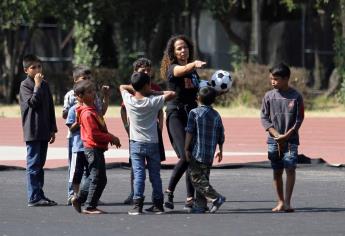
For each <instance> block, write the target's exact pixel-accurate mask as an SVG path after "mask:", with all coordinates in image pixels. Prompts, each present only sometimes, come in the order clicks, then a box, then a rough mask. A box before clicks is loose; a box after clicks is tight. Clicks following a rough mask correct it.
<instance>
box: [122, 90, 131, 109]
mask: <svg viewBox="0 0 345 236" xmlns="http://www.w3.org/2000/svg"><path fill="white" fill-rule="evenodd" d="M121 96H122V102H123V105H124V106H126V105H127V103H128V100H129V98H130V96H131V94H130V93H129V92H128V91H126V90H123V91H121Z"/></svg>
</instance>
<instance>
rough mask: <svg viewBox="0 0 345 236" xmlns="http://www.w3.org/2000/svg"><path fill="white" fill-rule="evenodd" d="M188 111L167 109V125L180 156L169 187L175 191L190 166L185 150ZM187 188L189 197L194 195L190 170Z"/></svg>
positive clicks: (171, 139)
mask: <svg viewBox="0 0 345 236" xmlns="http://www.w3.org/2000/svg"><path fill="white" fill-rule="evenodd" d="M187 119H188V116H187V112H186V111H184V110H172V111H167V120H166V125H167V129H168V134H169V138H170V142H171V144H172V146H173V148H174V150H175V152H176V154H177V157H178V158H179V160H178V162H177V163H176V165H175V167H174V170H173V172H172V174H171V178H170V181H169V187H168V189H169V190H170V191H172V192H174V191H175V188H176V185H177V183H178V181H179V180H180V179H181V177H182V175H183V174H184V173H185V172H186V170H187V168H188V164H189V163H188V162H187V161H186V155H185V152H184V142H185V138H186V131H185V127H186V126H187ZM186 188H187V198H190V197H194V187H193V185H192V182H191V180H190V176H189V174H188V171H187V172H186Z"/></svg>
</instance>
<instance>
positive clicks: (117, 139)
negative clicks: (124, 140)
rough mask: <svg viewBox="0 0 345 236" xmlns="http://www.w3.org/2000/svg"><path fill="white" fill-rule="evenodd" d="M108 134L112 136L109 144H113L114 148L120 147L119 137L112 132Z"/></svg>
mask: <svg viewBox="0 0 345 236" xmlns="http://www.w3.org/2000/svg"><path fill="white" fill-rule="evenodd" d="M110 135H111V136H112V141H111V142H110V144H111V145H115V147H116V148H120V147H121V143H120V139H119V138H118V137H116V136H114V135H112V134H110Z"/></svg>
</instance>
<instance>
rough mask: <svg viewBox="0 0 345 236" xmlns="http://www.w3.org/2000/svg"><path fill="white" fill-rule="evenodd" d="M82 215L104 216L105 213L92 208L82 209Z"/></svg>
mask: <svg viewBox="0 0 345 236" xmlns="http://www.w3.org/2000/svg"><path fill="white" fill-rule="evenodd" d="M83 213H84V214H88V215H89V214H90V215H92V214H94V215H96V214H106V212H105V211H102V210H100V209H98V208H92V209H84V210H83Z"/></svg>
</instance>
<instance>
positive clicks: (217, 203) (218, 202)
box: [210, 196, 226, 213]
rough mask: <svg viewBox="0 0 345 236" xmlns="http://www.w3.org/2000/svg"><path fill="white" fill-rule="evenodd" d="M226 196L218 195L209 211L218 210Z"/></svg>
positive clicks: (214, 211)
mask: <svg viewBox="0 0 345 236" xmlns="http://www.w3.org/2000/svg"><path fill="white" fill-rule="evenodd" d="M225 200H226V198H225V197H223V196H220V197H218V198H217V199H216V200H215V201H214V202H213V205H212V207H211V210H210V213H216V211H218V209H219V207H220V206H221V205H222V204H223V203H224V202H225Z"/></svg>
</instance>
